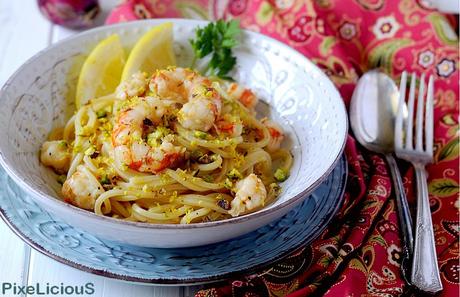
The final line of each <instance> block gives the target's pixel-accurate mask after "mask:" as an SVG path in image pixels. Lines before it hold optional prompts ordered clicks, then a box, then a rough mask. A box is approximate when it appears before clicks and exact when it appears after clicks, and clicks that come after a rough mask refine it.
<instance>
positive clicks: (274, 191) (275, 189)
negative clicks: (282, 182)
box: [268, 183, 281, 197]
mask: <svg viewBox="0 0 460 297" xmlns="http://www.w3.org/2000/svg"><path fill="white" fill-rule="evenodd" d="M280 193H281V187H280V186H279V185H278V184H277V183H271V184H270V185H269V186H268V194H269V195H270V196H273V197H278V196H279V194H280Z"/></svg>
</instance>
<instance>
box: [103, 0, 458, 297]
mask: <svg viewBox="0 0 460 297" xmlns="http://www.w3.org/2000/svg"><path fill="white" fill-rule="evenodd" d="M160 17H186V18H203V19H218V18H225V19H228V18H239V19H240V20H241V25H242V26H243V27H244V28H247V29H249V30H253V31H258V32H261V33H263V34H266V35H269V36H272V37H274V38H276V39H278V40H281V41H283V42H285V43H287V44H289V45H290V46H292V47H293V48H295V49H297V50H298V51H299V52H301V53H303V54H305V55H306V56H307V57H308V58H310V59H311V60H313V61H314V62H315V63H316V64H317V65H318V66H319V67H320V68H321V69H322V70H323V71H324V72H325V73H326V74H327V75H328V76H329V77H330V78H331V80H332V81H333V82H334V83H335V85H336V86H337V88H338V89H339V91H340V93H341V94H342V96H343V99H344V100H345V103H346V104H347V106H348V103H349V102H350V98H351V94H352V92H353V89H354V86H355V84H356V82H357V80H358V78H359V76H360V75H361V74H362V73H364V72H365V71H367V70H369V69H372V68H374V67H377V66H380V67H382V68H383V69H384V71H386V72H387V73H388V74H389V75H390V76H392V77H393V78H394V79H395V80H396V81H397V82H399V78H400V74H401V72H402V71H403V70H406V71H414V72H416V73H418V74H421V73H426V74H434V75H435V78H436V81H435V90H436V91H435V132H434V133H435V164H433V165H431V166H429V167H428V173H429V178H428V182H429V191H430V203H431V212H432V216H433V224H434V229H435V236H436V248H437V253H438V260H439V266H440V269H441V278H442V283H443V286H444V290H443V292H442V293H441V294H440V296H458V292H459V272H460V271H459V270H460V268H459V241H458V236H459V233H458V232H459V217H458V214H459V212H458V210H459V208H460V202H459V198H458V192H459V168H458V161H459V158H458V157H459V156H458V155H459V134H460V133H459V123H458V116H459V104H458V96H459V90H458V88H459V71H458V61H459V54H458V37H457V35H456V33H455V31H454V30H453V29H452V28H455V26H456V24H455V18H453V17H452V16H445V15H443V14H440V13H438V12H436V11H434V10H432V9H431V8H430V7H429V6H428V1H424V0H417V1H416V0H347V1H344V0H341V1H339V0H304V1H300V0H265V1H263V0H254V1H248V0H190V1H184V0H163V1H161V0H129V1H126V2H124V3H123V4H121V5H120V6H119V7H118V8H117V9H115V10H114V11H113V12H112V14H111V15H110V16H109V18H108V20H107V22H108V23H114V22H121V21H129V20H134V19H138V18H160ZM453 26H454V27H453ZM346 156H347V159H348V163H349V168H350V173H349V180H348V185H347V191H346V194H345V203H344V205H343V207H342V209H341V210H340V213H339V214H338V215H337V217H336V218H335V219H334V221H333V223H331V224H330V226H329V227H328V229H327V230H325V231H324V232H323V234H322V235H321V236H320V237H319V238H318V239H317V240H316V241H315V242H313V243H312V244H311V245H308V246H305V247H303V248H302V249H300V250H299V251H297V252H295V253H293V254H292V255H291V256H289V257H288V258H286V259H284V260H281V261H279V262H278V263H275V264H273V265H272V266H271V267H270V268H269V269H267V270H264V271H258V272H257V273H254V274H253V275H247V276H241V277H240V278H239V279H235V280H228V281H226V282H223V283H220V284H217V285H216V284H213V285H211V286H212V287H210V288H208V289H203V290H201V291H200V292H199V293H197V296H246V297H249V296H285V295H289V294H290V295H289V296H292V297H298V296H299V297H300V296H313V295H315V296H317V295H325V296H398V295H402V294H403V293H406V294H414V295H416V296H420V295H419V294H418V293H417V292H413V291H412V289H411V288H410V287H409V286H408V285H407V284H406V283H405V282H404V281H403V279H402V277H401V273H400V263H401V253H400V252H401V247H400V240H399V235H398V234H399V233H398V232H399V230H398V222H397V215H396V211H395V202H394V197H393V194H392V193H391V188H392V185H391V179H390V177H389V173H388V168H387V165H386V163H385V160H384V159H383V158H382V156H379V155H376V154H372V153H370V152H369V151H366V150H365V149H363V148H362V147H361V146H359V144H357V142H356V141H355V140H354V139H353V138H352V136H350V137H349V138H348V140H347V146H346ZM401 164H402V163H401ZM401 169H402V170H403V172H404V173H405V177H404V182H405V186H406V190H407V193H408V196H409V199H410V200H411V202H412V204H413V201H414V189H413V187H414V183H415V181H414V174H413V171H412V169H410V167H409V166H407V164H402V166H401Z"/></svg>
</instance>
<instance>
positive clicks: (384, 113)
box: [350, 70, 413, 283]
mask: <svg viewBox="0 0 460 297" xmlns="http://www.w3.org/2000/svg"><path fill="white" fill-rule="evenodd" d="M399 95H400V94H399V89H398V87H397V86H396V84H395V83H394V81H393V80H392V79H391V78H390V77H389V76H388V75H386V74H384V73H382V72H380V71H378V70H372V71H369V72H367V73H365V74H364V75H363V76H362V77H361V78H360V79H359V81H358V84H357V85H356V88H355V91H354V92H353V96H352V98H351V102H350V123H351V128H352V130H353V132H354V135H355V137H356V139H357V140H358V141H359V143H361V145H362V146H364V147H365V148H366V149H368V150H370V151H373V152H376V153H382V154H384V155H385V158H386V160H387V162H388V165H389V167H390V171H391V176H392V178H393V185H394V193H395V198H396V206H397V211H398V219H399V224H400V231H401V238H402V240H401V242H402V254H403V259H402V263H401V272H402V275H403V276H404V278H405V279H406V281H407V282H408V283H409V281H410V275H411V271H410V269H411V266H410V265H411V256H412V250H413V235H412V218H411V216H410V211H409V205H408V203H407V199H406V195H405V193H404V188H403V185H402V179H401V174H400V172H399V169H398V166H397V164H396V161H395V159H394V157H393V152H394V129H395V121H396V115H397V110H398V103H399ZM403 113H405V114H407V111H404V110H403Z"/></svg>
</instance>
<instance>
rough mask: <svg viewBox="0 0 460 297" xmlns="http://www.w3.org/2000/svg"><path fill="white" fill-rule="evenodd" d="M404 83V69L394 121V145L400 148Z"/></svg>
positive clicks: (405, 80)
mask: <svg viewBox="0 0 460 297" xmlns="http://www.w3.org/2000/svg"><path fill="white" fill-rule="evenodd" d="M406 84H407V72H406V71H404V72H403V73H402V76H401V83H400V84H399V103H398V113H397V114H396V123H395V147H396V148H402V140H403V137H402V135H401V134H402V129H403V128H402V124H403V117H404V115H403V108H404V104H405V102H404V98H405V97H406Z"/></svg>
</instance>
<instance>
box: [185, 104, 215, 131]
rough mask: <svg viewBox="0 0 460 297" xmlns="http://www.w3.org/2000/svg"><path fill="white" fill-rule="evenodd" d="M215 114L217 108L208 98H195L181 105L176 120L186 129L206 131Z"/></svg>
mask: <svg viewBox="0 0 460 297" xmlns="http://www.w3.org/2000/svg"><path fill="white" fill-rule="evenodd" d="M216 116H217V109H216V107H215V105H214V104H213V103H212V102H211V101H210V100H207V99H203V98H196V99H192V100H191V101H189V102H187V103H185V104H184V106H182V108H181V110H180V111H179V114H178V117H177V120H178V121H179V123H180V124H181V125H182V126H183V127H184V128H186V129H192V130H200V131H204V132H206V131H208V130H209V129H211V127H212V125H213V124H214V122H215V120H216Z"/></svg>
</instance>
